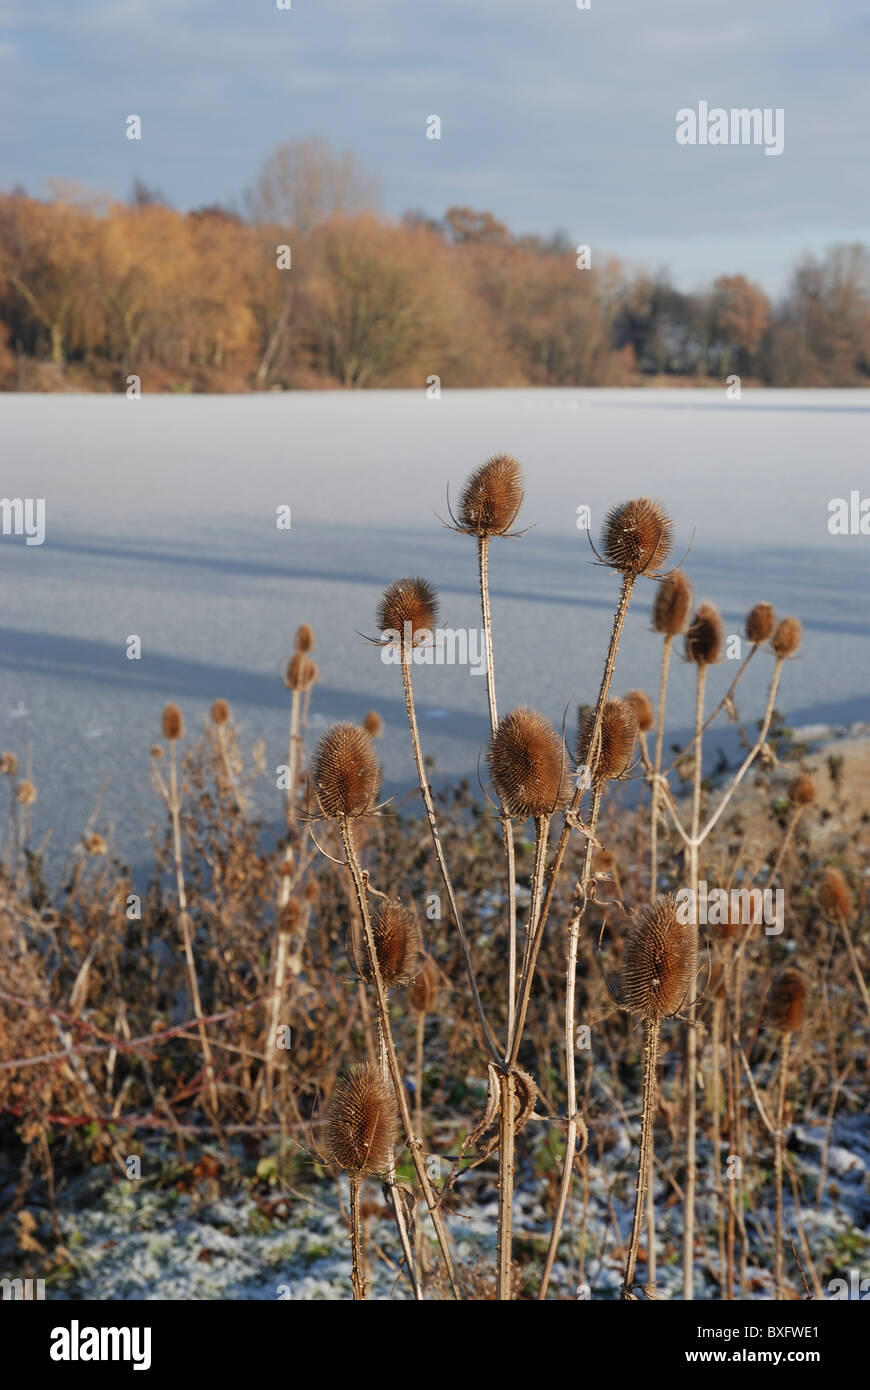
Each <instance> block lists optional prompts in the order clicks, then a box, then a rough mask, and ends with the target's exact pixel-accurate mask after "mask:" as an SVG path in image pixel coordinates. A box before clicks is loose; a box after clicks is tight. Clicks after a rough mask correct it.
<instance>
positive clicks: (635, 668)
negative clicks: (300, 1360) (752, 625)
mask: <svg viewBox="0 0 870 1390" xmlns="http://www.w3.org/2000/svg"><path fill="white" fill-rule="evenodd" d="M501 450H507V451H510V452H511V453H514V454H515V455H516V456H517V457H518V458H519V459H521V460H522V462H523V463H524V465H525V468H526V478H527V489H526V502H525V506H524V508H523V512H522V518H521V521H522V524H524V525H531V524H534V529H533V530H531V531H529V532H528V534H526V535H525V536H524V537H523V538H522V539H521V540H511V541H499V542H494V543H493V558H492V585H493V599H494V623H495V637H496V666H497V671H498V683H499V703H500V706H501V708H502V709H505V710H506V709H508V708H509V707H511V706H513V705H516V704H519V703H521V702H529V703H532V704H535V705H537V706H539V707H540V708H541V709H543V710H544V711H545V712H546V713H547V714H548V715H549V716H550V717H551V718H553V719H554V720H555V721H556V722H561V719H562V715H563V711H564V709H565V707H566V706H569V707H570V717H571V720H572V722H573V707H574V705H576V703H577V702H578V701H582V700H585V699H588V698H590V697H592V696H594V694H595V693H596V691H597V686H598V681H599V675H600V667H601V661H602V657H603V653H604V649H605V645H606V640H607V636H608V633H609V629H610V621H611V617H612V612H613V607H614V604H615V600H616V595H617V589H618V583H617V580H616V578H615V576H614V575H613V574H612V573H611V572H610V571H607V570H605V569H602V568H600V567H597V566H595V565H593V564H591V563H590V560H592V559H593V558H594V557H593V556H592V554H591V551H590V549H589V546H588V543H587V540H586V537H585V535H584V534H583V533H582V532H581V531H579V530H578V529H577V525H576V517H577V508H578V507H579V506H582V505H586V506H589V507H590V508H591V510H592V519H593V534H595V535H597V533H598V530H599V527H600V522H601V519H602V517H603V514H604V512H605V510H606V509H607V508H608V507H609V506H610V505H612V504H613V503H615V502H618V501H622V500H624V499H625V498H627V497H630V496H633V495H644V494H646V495H652V496H656V497H659V498H661V500H662V501H663V502H664V503H665V504H666V506H667V507H668V509H669V511H670V513H671V515H672V517H673V519H674V522H675V528H676V535H677V543H676V554H677V556H680V555H682V553H683V552H684V551H685V550H686V549H687V548H688V547H689V546H690V545H691V553H690V555H689V557H688V560H687V562H686V571H687V573H688V574H689V575H690V577H691V579H692V581H693V584H694V586H695V594H696V599H709V600H711V601H713V602H715V603H717V604H718V605H719V606H720V608H721V610H722V613H723V616H724V618H725V624H726V631H728V632H740V631H741V630H742V619H743V616H744V614H745V612H746V609H747V608H748V607H749V606H751V604H752V603H754V602H756V601H757V600H760V599H766V600H768V601H770V602H772V603H773V604H774V605H775V607H776V609H777V611H778V612H779V613H781V614H782V615H785V614H786V613H794V614H795V615H797V616H798V617H800V618H801V619H802V621H803V623H804V627H805V641H804V646H803V649H802V651H801V655H800V659H799V660H798V661H795V662H793V663H790V665H789V667H788V669H787V671H786V674H785V679H784V681H783V684H782V694H781V698H780V700H779V706H780V708H781V709H782V710H783V711H784V712H786V713H787V714H788V716H789V718H790V719H791V720H792V721H793V722H797V723H809V722H815V721H816V720H825V721H828V720H833V721H836V722H848V721H850V720H853V719H865V720H866V719H868V718H870V615H868V608H867V594H868V575H870V537H868V536H863V537H862V536H860V535H849V536H832V535H830V533H829V531H828V526H827V522H828V503H829V501H830V499H831V498H834V497H848V496H849V494H850V492H851V491H853V490H855V489H858V490H860V492H861V494H862V495H863V496H868V495H870V469H868V466H867V459H868V452H870V394H867V393H863V394H862V393H859V392H845V391H843V392H822V391H819V392H761V391H758V392H745V393H744V396H743V399H742V400H741V401H739V402H737V401H727V400H726V398H725V394H724V391H722V392H719V391H716V392H709V391H676V390H674V391H670V390H669V391H652V390H643V391H622V392H617V391H573V390H565V391H467V392H450V391H445V393H444V395H443V397H442V399H441V400H438V401H432V400H428V399H427V398H426V396H425V393H423V392H419V393H417V392H414V393H409V392H370V393H359V394H338V393H335V394H333V393H308V394H302V393H300V394H298V395H290V394H280V395H279V394H269V395H264V396H246V397H166V396H163V397H152V398H150V399H149V398H148V397H147V396H146V397H144V398H143V399H142V400H141V401H128V400H126V399H125V398H115V397H85V396H21V395H7V396H5V397H0V459H2V483H0V491H2V494H3V496H6V497H10V498H12V497H44V498H45V507H46V538H45V543H44V544H43V545H41V546H27V545H25V543H24V541H23V539H22V538H20V537H15V536H3V537H0V574H2V586H3V589H2V592H3V618H2V624H3V634H2V636H3V642H2V650H0V746H2V748H4V749H10V750H12V751H14V752H15V753H17V754H18V757H19V760H20V761H21V762H22V763H23V762H24V760H25V758H26V756H27V750H28V746H32V756H33V774H34V780H35V781H36V783H37V785H38V787H39V793H40V795H39V801H38V803H37V805H36V807H35V808H34V811H35V827H36V831H37V833H38V834H40V835H41V834H45V833H46V832H50V833H51V848H52V858H53V862H57V858H58V856H60V855H61V854H65V853H66V852H67V851H68V850H69V849H70V848H71V847H72V846H73V845H74V843H75V841H76V839H77V837H78V835H79V834H80V832H81V829H82V827H83V825H84V823H85V821H86V820H87V818H88V816H89V814H90V813H91V811H92V809H93V806H94V802H95V799H96V797H97V795H98V794H99V792H100V790H101V789H104V790H103V800H102V813H101V820H100V826H101V828H103V829H104V828H105V823H106V822H107V821H108V822H111V823H113V824H114V826H115V841H116V845H117V847H118V849H119V850H120V851H121V852H122V854H123V855H124V856H125V858H126V859H127V860H128V862H130V863H131V864H133V865H141V864H142V863H144V862H145V861H146V860H147V853H148V851H147V844H146V840H145V829H146V827H147V825H148V823H149V822H150V821H151V820H152V819H153V818H154V816H155V815H156V814H157V813H158V812H159V805H158V803H157V800H156V798H155V796H154V794H153V792H152V790H151V788H150V784H149V777H148V763H149V756H148V752H149V748H150V745H151V744H152V742H154V741H155V739H156V737H157V735H158V732H159V724H160V713H161V710H162V707H163V705H164V704H165V702H166V701H167V700H170V699H174V700H177V701H178V702H179V703H180V704H181V706H182V708H183V710H184V713H185V716H186V719H187V724H188V729H189V731H191V732H192V731H193V729H194V728H195V726H196V725H197V723H198V722H199V721H200V720H201V719H202V717H203V716H204V714H205V712H206V711H207V709H208V706H209V705H210V703H211V701H212V700H213V699H214V698H215V697H217V696H224V697H225V698H227V699H228V700H229V701H230V702H231V704H232V705H233V708H234V712H235V715H236V718H237V720H238V722H239V724H240V725H241V727H242V731H243V737H244V739H245V741H246V742H248V743H250V742H251V741H252V740H253V739H255V738H258V737H263V738H265V739H266V740H267V746H268V750H269V761H270V763H271V764H272V765H273V766H276V765H277V764H278V763H279V762H281V761H283V757H284V752H285V749H286V732H287V722H288V706H289V697H288V693H287V691H286V690H285V689H284V686H283V684H282V682H281V672H282V670H283V665H284V663H285V661H286V659H287V656H288V655H289V652H290V649H291V645H292V637H293V633H294V631H295V628H296V627H297V625H298V624H299V623H300V622H301V621H303V620H306V621H309V622H311V623H312V624H313V626H314V627H315V629H316V633H317V651H316V653H315V655H316V656H317V659H318V662H319V664H320V671H321V681H322V684H321V685H320V686H319V688H318V689H317V691H316V693H315V696H314V700H313V711H314V715H315V719H314V725H313V732H315V733H316V732H317V730H318V729H319V728H320V727H322V726H323V724H324V723H326V722H331V721H332V720H334V719H337V718H356V719H358V718H360V717H361V716H362V715H363V714H364V713H365V712H366V710H368V709H369V708H371V707H374V708H376V709H378V710H379V711H380V712H381V714H382V715H383V717H384V718H385V720H386V724H387V729H386V734H385V737H384V739H383V740H382V742H381V745H380V752H381V756H382V760H383V764H384V771H385V777H386V781H387V786H388V789H390V790H394V789H395V788H396V787H398V786H401V785H403V784H405V783H406V782H407V781H408V780H409V778H410V776H411V767H410V761H409V753H408V748H407V740H406V736H405V730H404V726H403V721H402V705H401V687H400V681H399V679H398V674H397V671H396V669H395V668H392V667H388V666H385V665H383V664H382V662H381V660H380V653H379V652H378V651H377V650H376V649H374V648H372V647H370V646H369V645H367V644H366V643H365V642H363V641H361V640H360V639H359V638H358V637H357V636H356V635H355V632H356V631H357V630H358V631H361V632H368V633H372V632H374V626H375V620H374V612H375V606H376V602H377V598H378V595H379V592H380V590H381V589H382V588H383V587H384V585H385V584H386V583H388V582H389V581H390V580H391V579H394V578H398V577H400V576H402V575H405V574H422V575H424V576H426V577H427V578H429V579H430V580H431V581H432V583H434V584H435V586H436V587H437V588H438V590H439V593H440V595H441V599H442V618H443V622H444V624H445V625H448V626H451V627H454V628H460V627H477V626H478V625H479V615H478V607H477V599H476V589H475V547H474V543H473V541H471V540H470V539H469V538H467V537H462V536H457V535H454V534H453V533H451V532H450V531H449V530H445V529H444V528H443V527H442V526H441V525H440V523H439V521H438V519H437V517H436V516H435V515H434V513H435V512H438V513H440V514H441V515H443V516H446V514H447V511H446V490H447V486H448V484H449V485H450V490H451V496H452V497H455V496H456V495H457V493H458V490H459V488H460V486H461V484H462V481H463V479H464V477H465V476H466V474H467V473H468V472H469V471H470V469H471V468H472V467H474V466H475V465H476V464H477V463H479V462H481V461H482V460H483V459H484V458H486V457H487V456H488V455H489V454H491V453H493V452H496V451H501ZM282 505H286V506H289V507H291V508H292V528H291V529H290V530H289V531H288V530H278V529H277V527H276V523H275V518H276V510H277V509H278V508H279V507H281V506H282ZM652 598H653V586H652V585H650V584H647V583H643V584H641V585H640V586H639V588H638V591H637V595H636V598H635V600H634V602H633V604H632V609H631V612H630V614H629V621H628V625H627V630H626V636H625V639H624V641H623V644H622V648H621V651H620V656H619V661H618V665H617V672H616V679H615V689H616V690H617V691H618V692H621V691H624V690H626V689H629V688H631V687H636V686H640V687H645V688H647V689H649V690H650V691H651V692H654V691H655V688H656V686H657V667H658V659H659V651H660V645H659V643H660V639H659V638H657V637H656V636H655V635H654V634H653V633H652V632H651V631H650V623H649V615H650V609H651V604H652ZM131 634H137V635H138V636H139V637H140V638H141V639H142V649H143V657H142V660H141V661H128V660H127V659H126V655H125V651H126V641H127V638H128V636H129V635H131ZM770 660H771V659H770V658H769V657H768V656H767V655H766V654H764V655H762V656H761V657H759V658H757V659H756V662H755V663H753V664H754V666H755V668H756V669H755V670H752V671H751V673H750V677H748V678H747V681H746V683H745V689H744V691H743V695H742V699H741V702H740V710H741V714H742V715H744V716H747V717H752V718H754V717H755V714H756V712H757V711H758V709H759V705H760V702H761V698H762V685H763V677H764V675H765V674H766V673H767V672H768V671H769V669H770ZM732 671H733V667H731V666H730V664H729V663H727V662H726V663H725V664H724V665H722V666H720V667H719V668H717V669H716V670H715V671H714V672H713V674H712V677H711V693H712V694H713V695H715V694H716V692H717V691H724V689H725V688H726V686H727V684H728V683H729V681H730V679H731V675H732ZM417 684H418V695H419V702H420V708H421V712H422V714H423V721H422V722H423V734H424V739H425V742H426V751H427V752H429V753H430V754H432V755H433V756H434V757H435V759H436V765H437V769H438V771H439V773H441V774H442V775H447V776H449V777H458V776H466V777H469V778H470V779H471V780H472V781H473V780H474V779H475V778H476V775H477V765H478V754H479V749H480V746H481V742H482V740H483V739H484V738H485V736H486V730H487V724H486V717H485V691H484V682H483V680H482V679H480V678H479V677H476V676H473V675H471V674H470V672H469V670H468V669H467V668H464V667H447V666H444V667H435V668H422V669H420V670H419V672H418V676H417ZM671 690H672V696H671V704H670V714H671V720H670V722H671V724H672V726H673V728H674V729H680V728H682V727H684V726H685V724H686V722H687V720H688V718H689V714H690V708H691V681H690V679H689V673H688V672H687V671H686V670H685V669H684V668H683V666H682V665H681V664H679V663H678V664H677V666H676V667H675V669H674V674H673V679H672V685H671ZM714 742H715V741H714ZM268 792H269V789H268V787H267V786H266V785H265V784H264V785H263V805H264V807H267V806H269V805H270V804H271V803H270V798H269V795H268ZM278 807H279V801H278V795H277V793H275V796H274V809H275V812H276V813H277V811H278Z"/></svg>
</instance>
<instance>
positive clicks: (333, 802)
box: [311, 723, 380, 820]
mask: <svg viewBox="0 0 870 1390" xmlns="http://www.w3.org/2000/svg"><path fill="white" fill-rule="evenodd" d="M311 778H312V782H313V784H314V791H315V794H316V796H317V801H318V804H319V806H320V810H321V813H322V814H323V815H324V816H325V817H326V818H327V819H331V820H337V819H338V818H339V817H340V816H365V815H368V814H369V813H370V812H371V811H372V810H373V808H374V803H375V797H376V796H377V790H378V784H379V782H380V768H379V767H378V760H377V758H376V757H375V750H374V747H373V746H372V739H371V735H370V734H368V733H366V731H365V729H363V728H361V727H360V726H359V725H358V724H349V723H345V724H333V726H332V727H331V728H330V729H327V730H326V732H325V733H324V734H323V735H322V736H321V738H320V741H319V742H318V744H317V747H316V748H315V750H314V754H313V756H312V759H311Z"/></svg>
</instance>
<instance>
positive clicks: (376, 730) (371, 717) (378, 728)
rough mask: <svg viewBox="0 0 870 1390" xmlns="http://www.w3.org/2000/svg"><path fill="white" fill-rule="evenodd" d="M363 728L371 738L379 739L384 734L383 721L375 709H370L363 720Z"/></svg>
mask: <svg viewBox="0 0 870 1390" xmlns="http://www.w3.org/2000/svg"><path fill="white" fill-rule="evenodd" d="M363 728H364V729H365V731H366V733H367V734H370V735H371V737H372V738H380V736H381V734H382V733H383V732H384V721H383V719H382V718H381V716H380V715H379V714H378V712H377V710H376V709H370V710H369V712H368V714H367V715H366V717H365V719H364V720H363Z"/></svg>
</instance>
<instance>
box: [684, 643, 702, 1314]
mask: <svg viewBox="0 0 870 1390" xmlns="http://www.w3.org/2000/svg"><path fill="white" fill-rule="evenodd" d="M706 684H707V667H706V666H705V665H704V664H703V663H702V664H700V665H699V666H698V680H697V686H696V690H695V737H696V747H695V766H694V776H693V779H692V833H691V839H690V843H689V891H690V892H691V893H692V894H693V895H694V896H693V898H692V901H693V902H694V904H695V910H694V911H693V913H692V963H691V968H690V972H689V978H690V979H691V981H692V998H691V1000H690V1001H689V1021H688V1029H687V1035H686V1197H685V1216H684V1221H683V1298H684V1299H686V1300H691V1299H692V1298H694V1296H695V1295H694V1260H695V1187H696V1184H697V1179H698V1168H697V1122H698V1084H697V1082H698V1030H697V1028H696V1015H697V1002H696V1000H695V997H694V995H695V989H696V983H695V982H696V981H697V978H698V910H697V905H698V850H699V847H700V841H699V839H698V829H699V826H700V823H701V778H702V773H703V755H704V742H703V736H702V732H701V731H702V728H703V724H704V690H705V687H706Z"/></svg>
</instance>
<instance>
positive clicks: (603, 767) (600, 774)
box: [576, 699, 638, 784]
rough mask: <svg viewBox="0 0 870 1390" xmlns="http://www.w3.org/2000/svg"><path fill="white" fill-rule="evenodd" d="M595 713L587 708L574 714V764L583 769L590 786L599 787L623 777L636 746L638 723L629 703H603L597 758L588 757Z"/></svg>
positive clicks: (626, 701)
mask: <svg viewBox="0 0 870 1390" xmlns="http://www.w3.org/2000/svg"><path fill="white" fill-rule="evenodd" d="M596 714H597V711H596V710H595V709H593V708H591V706H589V705H585V706H582V707H581V709H580V710H579V711H578V720H577V725H578V727H577V748H576V752H577V763H578V765H579V766H580V767H582V768H585V769H586V772H587V777H588V780H589V781H590V782H591V783H597V784H601V783H604V782H610V781H614V780H616V779H618V778H620V777H624V776H625V774H626V773H627V772H628V770H629V768H630V766H631V763H632V759H633V757H634V749H635V745H636V743H637V735H638V719H637V712H636V707H635V705H634V703H633V702H632V701H631V700H627V699H626V700H607V701H605V704H604V707H603V709H602V711H601V718H600V722H599V729H598V736H599V744H598V752H597V756H595V755H594V754H592V753H591V751H590V749H591V743H592V736H593V731H594V729H595V724H596Z"/></svg>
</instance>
